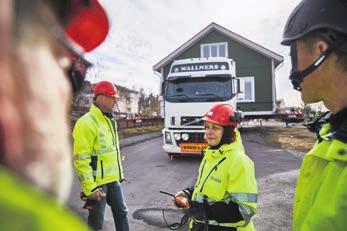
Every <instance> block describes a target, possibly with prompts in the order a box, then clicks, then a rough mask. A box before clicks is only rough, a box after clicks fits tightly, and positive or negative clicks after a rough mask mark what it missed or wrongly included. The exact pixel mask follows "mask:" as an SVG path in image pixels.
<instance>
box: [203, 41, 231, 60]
mask: <svg viewBox="0 0 347 231" xmlns="http://www.w3.org/2000/svg"><path fill="white" fill-rule="evenodd" d="M200 48H201V49H200V50H201V57H203V58H207V57H228V43H227V42H224V43H205V44H201V46H200Z"/></svg>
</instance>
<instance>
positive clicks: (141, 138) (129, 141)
mask: <svg viewBox="0 0 347 231" xmlns="http://www.w3.org/2000/svg"><path fill="white" fill-rule="evenodd" d="M160 136H162V132H161V131H160V132H151V133H146V134H142V135H137V136H132V137H128V138H125V139H121V140H120V141H119V146H120V148H124V147H127V146H131V145H134V144H138V143H141V142H145V141H147V140H151V139H154V138H157V137H160Z"/></svg>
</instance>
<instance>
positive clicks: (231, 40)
mask: <svg viewBox="0 0 347 231" xmlns="http://www.w3.org/2000/svg"><path fill="white" fill-rule="evenodd" d="M198 57H227V58H231V59H233V60H234V61H235V62H236V76H237V77H238V78H240V89H241V91H242V93H239V94H238V96H237V106H238V108H239V109H241V110H242V111H243V112H244V113H245V116H246V117H248V118H252V117H253V118H261V117H265V118H266V117H270V116H272V115H274V114H275V110H276V85H275V82H276V81H275V80H276V78H275V71H276V69H277V68H279V67H280V64H281V63H282V62H283V57H282V56H281V55H279V54H277V53H275V52H273V51H271V50H269V49H267V48H265V47H263V46H261V45H259V44H256V43H254V42H252V41H250V40H248V39H247V38H245V37H242V36H240V35H238V34H236V33H234V32H232V31H230V30H228V29H226V28H224V27H222V26H220V25H218V24H216V23H211V24H209V25H208V26H207V27H205V28H204V29H203V30H202V31H200V32H199V33H198V34H196V35H194V36H193V37H192V38H191V39H189V40H188V41H187V42H185V43H184V44H183V45H181V46H180V47H178V48H177V49H176V50H174V51H173V52H172V53H170V54H169V55H167V56H166V57H165V58H163V59H162V60H160V61H159V62H158V63H157V64H155V65H154V66H153V70H154V71H155V72H156V73H157V74H158V75H160V77H161V80H160V81H161V83H162V82H163V81H164V80H165V79H166V77H167V75H168V73H169V71H170V67H171V64H172V62H173V61H174V60H179V59H187V58H198Z"/></svg>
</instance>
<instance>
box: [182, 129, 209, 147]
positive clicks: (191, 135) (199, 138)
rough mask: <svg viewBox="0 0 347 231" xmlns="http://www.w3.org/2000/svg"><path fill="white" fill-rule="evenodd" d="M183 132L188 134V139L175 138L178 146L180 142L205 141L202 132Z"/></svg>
mask: <svg viewBox="0 0 347 231" xmlns="http://www.w3.org/2000/svg"><path fill="white" fill-rule="evenodd" d="M183 133H187V134H188V135H189V139H188V140H176V143H177V146H179V145H180V143H205V139H204V133H203V132H199V133H190V132H183ZM181 134H182V133H181Z"/></svg>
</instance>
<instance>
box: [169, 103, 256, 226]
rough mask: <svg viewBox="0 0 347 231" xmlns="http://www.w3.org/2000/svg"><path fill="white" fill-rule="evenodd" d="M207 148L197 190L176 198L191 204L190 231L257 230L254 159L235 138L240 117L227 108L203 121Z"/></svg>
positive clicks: (214, 111)
mask: <svg viewBox="0 0 347 231" xmlns="http://www.w3.org/2000/svg"><path fill="white" fill-rule="evenodd" d="M203 121H204V122H205V137H206V141H207V143H208V147H207V148H206V150H205V152H204V158H203V160H202V163H201V165H200V168H199V175H198V178H197V182H196V184H195V186H194V187H192V188H187V189H185V190H183V191H180V192H178V193H177V194H176V196H184V197H186V198H187V199H188V200H189V205H190V207H189V208H188V209H187V215H188V216H189V217H190V218H191V219H190V225H189V227H190V230H194V231H199V230H209V231H211V230H212V231H213V230H218V231H220V230H255V229H254V227H253V224H252V222H251V218H252V216H253V215H254V214H255V211H256V202H257V183H256V180H255V176H254V166H253V162H252V160H251V159H249V158H248V156H247V155H245V153H244V149H243V146H242V143H241V141H240V140H239V139H237V138H236V130H235V128H236V126H237V121H238V119H237V115H236V113H235V111H234V109H233V108H232V107H231V106H230V105H228V104H216V105H214V106H213V107H212V108H211V109H210V110H209V111H208V112H207V113H206V114H205V115H204V117H203Z"/></svg>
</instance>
